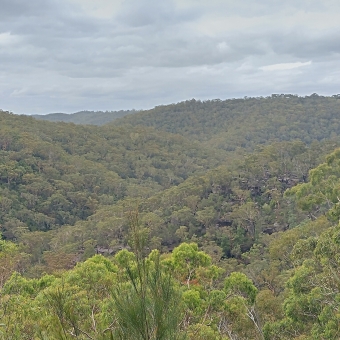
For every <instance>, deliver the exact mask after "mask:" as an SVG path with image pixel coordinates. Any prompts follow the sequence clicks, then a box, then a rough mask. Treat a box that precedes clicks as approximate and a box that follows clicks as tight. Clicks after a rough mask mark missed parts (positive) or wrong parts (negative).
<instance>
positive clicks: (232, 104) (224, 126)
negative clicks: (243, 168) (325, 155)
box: [114, 94, 340, 151]
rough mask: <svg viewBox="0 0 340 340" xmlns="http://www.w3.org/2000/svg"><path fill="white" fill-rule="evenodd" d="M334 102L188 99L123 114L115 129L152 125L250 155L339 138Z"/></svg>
mask: <svg viewBox="0 0 340 340" xmlns="http://www.w3.org/2000/svg"><path fill="white" fill-rule="evenodd" d="M339 99H340V96H339V95H335V96H333V97H322V96H318V95H317V94H313V95H311V96H306V97H299V96H296V95H272V96H270V97H266V98H263V97H260V98H247V97H246V98H244V99H229V100H219V99H217V100H208V101H204V102H201V101H196V100H194V99H193V100H190V101H185V102H182V103H178V104H172V105H167V106H158V107H156V108H154V109H152V110H148V111H141V112H139V113H136V114H134V115H127V116H125V117H123V118H121V119H118V120H117V121H115V122H114V124H130V125H131V126H138V125H141V126H152V127H155V128H157V129H158V130H163V131H166V132H171V133H178V134H181V135H182V136H186V137H188V138H190V139H193V140H198V141H200V142H203V144H204V145H208V146H212V147H215V148H221V149H224V150H227V151H235V150H237V149H238V148H246V149H247V150H253V149H254V147H255V146H256V145H259V144H268V142H272V141H290V140H293V139H300V140H302V141H303V142H305V143H307V144H310V143H311V142H312V141H313V140H323V139H329V138H331V137H333V136H338V135H339V133H340V123H339V120H338V117H339V112H340V100H339Z"/></svg>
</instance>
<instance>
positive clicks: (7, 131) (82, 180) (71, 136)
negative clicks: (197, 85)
mask: <svg viewBox="0 0 340 340" xmlns="http://www.w3.org/2000/svg"><path fill="white" fill-rule="evenodd" d="M0 119H1V126H0V147H1V150H0V156H1V157H0V198H1V207H2V208H1V215H0V224H1V227H2V233H3V235H4V236H5V237H7V238H13V237H16V236H15V235H16V233H18V232H19V231H20V232H21V231H22V230H26V229H25V228H27V229H28V230H30V231H33V230H45V231H46V230H50V229H55V228H56V227H57V226H60V225H63V224H74V223H75V222H76V221H77V220H79V219H86V218H87V217H88V216H90V215H92V214H93V213H94V212H95V211H96V209H97V207H98V206H100V205H106V204H114V203H115V202H117V201H118V200H120V199H122V198H124V197H135V196H138V197H139V196H140V197H145V196H150V195H151V194H153V193H154V192H157V191H159V190H162V189H164V188H168V187H170V186H172V185H177V184H179V183H180V182H182V181H183V180H185V179H186V178H188V177H189V176H190V175H192V174H194V173H203V172H204V171H205V170H207V169H209V168H213V167H215V166H217V165H218V164H219V163H220V162H221V160H222V159H223V155H222V154H219V153H215V152H213V151H211V150H208V149H204V148H202V147H201V146H200V145H198V144H197V143H193V142H190V141H188V140H186V139H185V138H184V137H181V136H173V135H170V134H167V133H163V132H162V133H160V132H157V131H156V130H154V129H152V128H151V129H150V128H144V127H142V128H140V127H139V128H134V129H131V128H124V127H111V126H106V127H102V128H100V127H95V126H78V125H74V124H65V123H50V122H42V121H37V120H35V119H33V118H30V117H24V116H15V115H12V114H8V113H6V112H0Z"/></svg>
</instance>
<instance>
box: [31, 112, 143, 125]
mask: <svg viewBox="0 0 340 340" xmlns="http://www.w3.org/2000/svg"><path fill="white" fill-rule="evenodd" d="M136 112H138V111H135V110H127V111H124V110H121V111H105V112H104V111H79V112H76V113H72V114H66V113H50V114H47V115H32V117H34V118H36V119H39V120H48V121H50V122H66V123H75V124H85V125H104V124H106V123H109V122H112V121H113V120H115V119H117V118H121V117H124V116H126V115H129V114H133V113H136Z"/></svg>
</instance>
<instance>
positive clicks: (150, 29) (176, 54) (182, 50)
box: [0, 0, 340, 114]
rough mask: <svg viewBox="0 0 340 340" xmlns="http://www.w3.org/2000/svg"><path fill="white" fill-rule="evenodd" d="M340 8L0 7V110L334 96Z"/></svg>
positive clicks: (336, 4) (326, 3) (18, 3)
mask: <svg viewBox="0 0 340 340" xmlns="http://www.w3.org/2000/svg"><path fill="white" fill-rule="evenodd" d="M339 86H340V1H339V0H322V1H320V0H318V1H316V0H315V1H314V0H305V1H302V0H285V1H282V0H280V1H279V0H261V1H259V0H238V1H237V0H30V1H28V0H0V108H1V109H3V110H9V111H12V112H14V113H27V114H32V113H50V112H67V113H71V112H76V111H79V110H84V109H85V110H119V109H133V108H134V109H146V108H152V107H154V106H156V105H160V104H168V103H175V102H179V101H182V100H186V99H191V98H196V99H201V100H205V99H215V98H220V99H226V98H233V97H244V96H266V95H270V94H272V93H291V94H299V95H306V94H311V93H314V92H316V93H319V94H323V95H332V94H337V93H340V87H339Z"/></svg>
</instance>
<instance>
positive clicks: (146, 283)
mask: <svg viewBox="0 0 340 340" xmlns="http://www.w3.org/2000/svg"><path fill="white" fill-rule="evenodd" d="M82 114H83V116H82ZM97 114H98V112H97V113H96V112H92V113H91V112H88V111H86V112H83V113H79V114H77V116H76V118H77V120H74V121H73V123H72V122H58V120H65V119H68V118H67V117H63V116H62V115H59V114H58V116H54V118H52V117H51V115H48V116H45V117H39V119H36V118H34V117H28V116H23V115H21V116H19V115H14V114H12V113H10V112H4V111H0V234H1V238H0V339H5V340H19V339H32V340H33V339H34V340H35V339H42V340H57V339H63V340H69V339H81V340H83V339H96V340H106V339H108V340H112V339H126V340H132V339H136V340H139V339H140V340H151V339H154V340H163V339H164V340H171V339H183V340H191V339H195V340H210V339H211V340H215V339H217V340H218V339H220V340H227V339H229V340H241V339H244V340H246V339H259V340H260V339H261V340H262V339H266V340H272V339H283V340H288V339H299V340H302V339H304V340H309V339H329V340H331V339H338V338H340V314H339V309H340V285H339V282H340V269H339V268H340V255H339V254H340V226H339V217H340V198H339V197H340V122H339V117H340V96H339V95H335V96H332V97H323V96H319V95H316V94H313V95H311V96H306V97H299V96H295V95H272V96H270V97H266V98H262V97H261V98H244V99H230V100H225V101H222V100H210V101H205V102H201V101H196V100H189V101H185V102H182V103H178V104H172V105H166V106H158V107H156V108H154V109H151V110H144V111H143V110H141V111H133V110H132V111H119V112H113V113H112V112H111V113H106V114H105V115H103V114H104V113H102V114H100V115H98V116H96V115H97ZM84 115H85V116H84ZM49 116H50V117H49ZM82 117H83V118H84V119H83V120H82ZM96 117H97V118H96ZM61 118H62V119H61ZM73 118H75V117H73ZM73 118H72V119H73ZM45 119H46V120H45ZM49 119H52V120H56V121H53V122H52V121H48V120H49ZM69 120H71V119H69ZM74 122H76V123H77V124H75V123H74ZM81 123H83V124H81Z"/></svg>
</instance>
